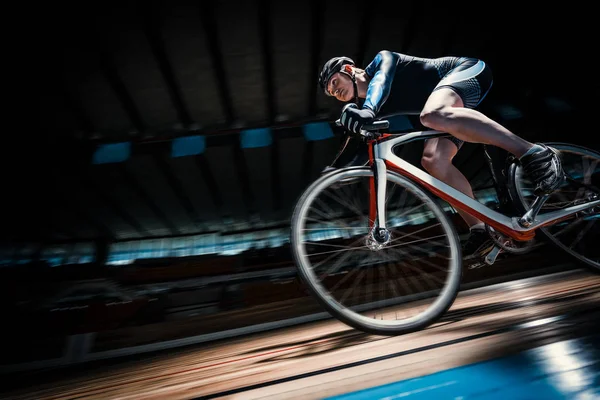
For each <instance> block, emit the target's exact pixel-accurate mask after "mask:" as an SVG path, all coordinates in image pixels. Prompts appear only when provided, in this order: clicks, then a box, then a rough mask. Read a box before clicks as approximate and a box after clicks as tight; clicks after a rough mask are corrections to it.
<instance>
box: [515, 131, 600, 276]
mask: <svg viewBox="0 0 600 400" xmlns="http://www.w3.org/2000/svg"><path fill="white" fill-rule="evenodd" d="M546 144H547V145H548V146H550V147H553V148H555V149H556V150H559V151H560V159H561V162H562V166H563V169H564V171H565V174H566V176H567V179H566V180H565V182H564V183H563V185H562V186H561V187H560V188H559V189H558V190H557V191H556V192H554V193H553V194H552V195H551V196H550V198H548V201H547V202H546V203H545V204H544V206H543V208H542V210H541V211H540V214H543V213H544V212H548V211H554V210H557V209H561V208H565V207H569V206H572V205H576V204H581V203H584V202H588V201H590V200H595V199H598V198H600V153H598V152H597V151H594V150H590V149H587V148H585V147H582V146H577V145H571V144H567V143H546ZM509 182H512V184H511V185H509V186H510V187H509V190H510V194H511V197H512V199H513V200H514V202H515V206H516V207H517V208H518V209H519V211H520V212H522V213H524V212H526V211H527V210H528V209H529V206H530V205H531V204H532V202H533V200H535V195H534V194H533V185H532V183H531V181H530V180H529V179H527V178H526V177H525V176H523V171H522V168H521V167H520V166H519V165H517V164H512V165H511V166H510V168H509ZM598 219H600V207H595V208H592V209H588V210H585V211H583V212H580V213H577V214H575V215H574V216H573V218H571V219H568V220H565V221H562V222H559V223H557V224H555V225H552V226H549V227H546V228H540V229H539V230H538V232H540V233H541V234H542V235H543V236H545V238H547V239H548V240H549V241H550V242H551V243H554V244H555V245H556V246H558V247H559V248H561V249H562V250H564V251H565V252H567V253H568V254H570V255H571V256H572V257H574V259H575V260H577V261H579V262H580V263H582V264H584V265H585V266H588V267H592V268H593V269H595V270H597V271H600V246H599V245H598V243H599V242H598V238H599V237H600V222H599V221H598Z"/></svg>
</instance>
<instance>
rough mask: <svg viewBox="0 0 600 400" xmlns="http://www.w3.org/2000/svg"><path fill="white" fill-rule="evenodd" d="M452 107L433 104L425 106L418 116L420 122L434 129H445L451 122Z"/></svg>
mask: <svg viewBox="0 0 600 400" xmlns="http://www.w3.org/2000/svg"><path fill="white" fill-rule="evenodd" d="M452 115H453V113H452V107H449V106H437V107H436V106H434V107H425V108H424V109H423V111H421V114H420V116H419V118H420V120H421V123H422V124H423V125H424V126H426V127H428V128H430V129H435V130H440V131H444V130H447V127H448V126H449V124H451V123H452Z"/></svg>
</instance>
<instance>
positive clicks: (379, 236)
mask: <svg viewBox="0 0 600 400" xmlns="http://www.w3.org/2000/svg"><path fill="white" fill-rule="evenodd" d="M391 239H392V236H391V235H390V231H388V230H387V229H385V228H373V229H371V233H370V234H369V236H367V240H366V245H367V247H368V248H369V249H371V250H373V251H378V250H381V249H383V248H384V247H385V246H386V245H387V244H388V243H389V242H390V241H391Z"/></svg>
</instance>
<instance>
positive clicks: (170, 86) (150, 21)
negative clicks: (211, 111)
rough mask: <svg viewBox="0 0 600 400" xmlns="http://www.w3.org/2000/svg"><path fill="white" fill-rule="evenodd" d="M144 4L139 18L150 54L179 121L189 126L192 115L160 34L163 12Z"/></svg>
mask: <svg viewBox="0 0 600 400" xmlns="http://www.w3.org/2000/svg"><path fill="white" fill-rule="evenodd" d="M138 4H139V3H138ZM144 5H145V7H143V6H142V10H141V13H140V14H141V15H142V17H141V18H142V25H143V29H144V33H145V35H146V37H147V38H148V42H149V43H150V48H151V49H152V54H153V55H154V58H155V59H156V62H157V63H158V67H159V69H160V72H161V74H162V77H163V79H164V81H165V83H166V85H167V90H168V92H169V97H170V98H171V101H172V102H173V106H174V107H175V110H176V111H177V115H178V117H179V122H180V123H181V124H182V125H183V126H184V128H189V127H190V126H191V125H192V123H193V121H192V117H191V116H190V112H189V111H188V107H187V105H186V104H185V101H184V100H183V96H182V94H181V87H180V85H179V83H178V82H177V79H176V78H175V73H174V72H173V67H172V66H171V62H170V61H169V57H168V56H167V52H166V51H165V45H164V41H163V38H162V35H161V27H162V22H163V14H162V13H161V12H160V10H159V9H158V8H157V6H156V5H155V3H153V2H148V3H145V2H144Z"/></svg>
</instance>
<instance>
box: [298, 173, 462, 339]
mask: <svg viewBox="0 0 600 400" xmlns="http://www.w3.org/2000/svg"><path fill="white" fill-rule="evenodd" d="M364 176H372V171H371V169H370V168H368V167H348V168H343V169H340V170H337V171H333V172H330V173H329V174H327V175H324V176H322V177H321V178H319V179H317V180H316V181H315V182H314V183H312V184H311V185H310V186H309V187H308V188H307V189H306V190H305V191H304V192H303V194H302V195H301V196H300V198H299V200H298V201H297V203H296V206H295V208H294V212H293V215H292V219H291V237H290V243H291V251H292V254H293V258H294V261H295V264H296V267H297V269H298V272H299V275H300V277H301V279H302V280H303V281H304V283H305V284H306V286H307V288H308V291H309V293H310V294H312V296H313V297H314V298H315V299H316V300H317V301H318V303H319V304H320V305H321V306H322V307H323V308H324V309H325V310H326V311H327V312H328V313H329V314H330V315H332V316H333V317H335V318H336V319H338V320H339V321H341V322H343V323H345V324H346V325H348V326H350V327H353V328H355V329H357V330H360V331H363V332H366V333H371V334H376V335H382V336H394V335H400V334H405V333H409V332H413V331H417V330H420V329H423V328H424V327H426V326H428V325H431V324H432V323H434V322H435V321H437V320H438V319H439V318H440V317H441V316H442V315H443V314H444V313H445V312H446V311H447V310H448V309H449V308H450V307H451V306H452V304H453V303H454V300H455V299H456V296H457V294H458V291H459V287H460V281H461V277H462V255H461V246H460V241H459V238H458V234H457V232H456V230H455V227H454V225H453V224H452V222H451V221H450V219H449V218H448V217H447V216H446V215H445V213H444V211H443V210H442V208H441V207H440V206H439V204H438V203H437V201H436V198H435V197H434V196H433V195H432V194H431V193H429V192H428V191H426V190H425V189H424V188H422V187H421V186H419V185H417V184H416V183H414V182H412V181H410V180H409V179H407V178H405V177H403V176H401V175H399V174H397V173H395V172H392V171H388V172H387V179H388V180H392V182H394V183H395V184H397V185H400V186H401V187H403V188H405V189H408V190H410V191H411V192H412V193H414V194H417V195H418V196H419V198H420V199H421V200H424V201H426V202H427V204H428V205H429V206H430V210H431V211H432V212H433V213H434V214H435V216H436V218H437V219H438V220H439V222H440V223H441V224H442V225H443V230H444V232H445V233H446V234H447V236H448V241H449V247H450V248H451V250H450V251H451V254H452V257H451V259H450V264H451V267H450V272H449V273H448V278H447V280H446V285H445V287H444V289H443V292H442V293H441V294H440V296H438V298H437V299H436V302H434V305H435V307H434V308H432V309H428V311H427V312H426V314H425V316H423V317H421V318H418V319H415V320H414V321H412V322H410V323H405V324H402V325H398V326H389V325H383V323H382V322H379V320H374V319H369V318H367V317H362V316H357V314H355V313H354V312H353V311H350V310H348V309H347V308H345V307H343V306H342V305H341V304H339V303H338V302H337V301H335V300H333V299H332V296H328V295H327V293H325V289H324V288H323V287H322V285H320V283H319V282H317V281H316V279H315V278H314V276H313V274H312V272H311V268H310V266H308V265H307V264H306V257H305V254H304V253H303V250H302V248H301V243H299V241H300V236H301V232H302V227H303V225H302V223H303V217H304V214H305V213H306V212H307V207H308V206H309V205H310V201H311V200H313V199H314V198H315V197H316V195H317V194H318V193H319V192H320V191H322V190H324V189H326V188H328V187H329V186H330V185H332V184H335V183H336V182H340V181H342V180H344V179H348V178H350V179H352V178H353V177H354V178H356V177H359V178H360V177H364Z"/></svg>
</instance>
